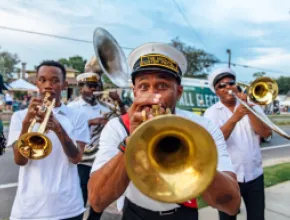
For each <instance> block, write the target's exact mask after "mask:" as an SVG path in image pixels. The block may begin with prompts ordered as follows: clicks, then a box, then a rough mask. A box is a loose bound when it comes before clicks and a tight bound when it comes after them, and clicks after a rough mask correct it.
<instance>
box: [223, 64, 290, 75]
mask: <svg viewBox="0 0 290 220" xmlns="http://www.w3.org/2000/svg"><path fill="white" fill-rule="evenodd" d="M220 63H226V64H227V63H228V62H225V61H223V62H220ZM231 65H232V66H240V67H244V68H251V69H257V70H261V71H265V72H273V73H281V74H288V75H290V73H289V72H288V73H287V72H283V71H280V70H273V69H266V68H262V67H256V66H249V65H244V64H238V63H231Z"/></svg>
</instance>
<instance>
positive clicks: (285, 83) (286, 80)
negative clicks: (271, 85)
mask: <svg viewBox="0 0 290 220" xmlns="http://www.w3.org/2000/svg"><path fill="white" fill-rule="evenodd" d="M276 82H277V84H278V87H279V94H284V95H286V94H287V93H288V92H289V91H290V77H285V76H280V77H279V78H278V79H276Z"/></svg>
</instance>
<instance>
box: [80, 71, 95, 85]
mask: <svg viewBox="0 0 290 220" xmlns="http://www.w3.org/2000/svg"><path fill="white" fill-rule="evenodd" d="M76 79H77V82H78V83H85V82H90V83H97V82H99V81H100V76H99V75H98V74H97V73H81V74H79V75H78V76H77V78H76Z"/></svg>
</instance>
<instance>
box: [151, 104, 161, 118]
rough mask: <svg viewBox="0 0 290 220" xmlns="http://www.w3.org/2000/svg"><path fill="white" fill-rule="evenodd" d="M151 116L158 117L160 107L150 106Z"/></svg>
mask: <svg viewBox="0 0 290 220" xmlns="http://www.w3.org/2000/svg"><path fill="white" fill-rule="evenodd" d="M152 115H153V116H154V117H155V116H158V115H160V107H159V106H158V105H152Z"/></svg>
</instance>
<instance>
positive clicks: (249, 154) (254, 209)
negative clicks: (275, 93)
mask: <svg viewBox="0 0 290 220" xmlns="http://www.w3.org/2000/svg"><path fill="white" fill-rule="evenodd" d="M209 84H210V87H211V90H212V91H213V92H214V93H216V95H217V96H218V97H219V98H220V102H218V103H216V104H214V105H213V106H211V107H210V108H208V109H207V110H206V112H205V114H204V116H205V117H207V118H208V119H210V120H212V121H213V122H215V123H216V124H217V125H218V126H219V127H220V128H221V130H222V132H223V135H224V137H225V140H226V142H227V149H228V152H229V155H230V157H231V160H232V164H233V166H234V169H235V172H236V174H237V178H238V183H239V186H240V191H241V196H242V197H243V199H244V202H245V205H246V210H247V219H248V220H264V219H265V217H264V210H265V195H264V176H263V168H262V156H261V150H260V137H264V138H266V137H268V136H270V135H271V129H270V128H269V127H267V126H266V125H265V124H264V123H263V122H261V121H260V120H259V119H258V118H257V117H256V116H255V115H254V114H253V113H251V112H250V111H249V110H248V109H247V108H246V107H245V106H243V105H242V104H240V103H239V102H238V101H237V100H236V98H235V96H233V95H231V94H230V93H229V91H230V90H231V91H232V92H234V93H235V94H236V95H237V96H238V97H239V98H240V99H242V100H244V101H247V95H246V94H245V93H242V90H241V88H238V87H237V84H236V74H235V73H234V72H233V70H231V69H230V68H221V69H217V70H215V71H214V72H213V73H212V74H210V76H209ZM249 105H251V106H253V108H254V109H255V110H256V111H257V112H258V113H260V114H264V112H263V109H262V108H261V107H260V106H257V105H253V104H251V103H249ZM219 216H220V220H235V219H236V218H237V217H236V215H234V216H230V215H228V214H227V213H224V212H219Z"/></svg>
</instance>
